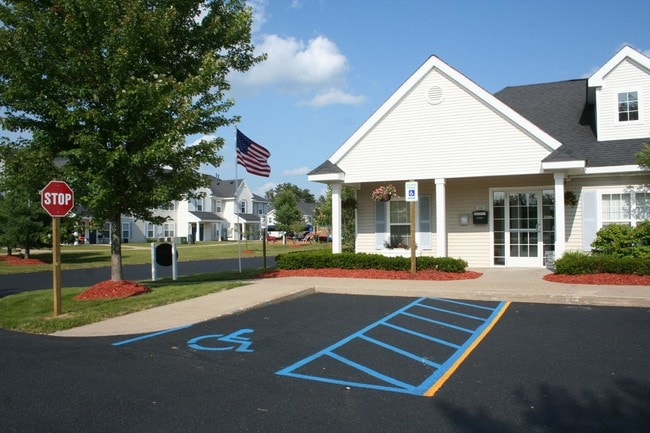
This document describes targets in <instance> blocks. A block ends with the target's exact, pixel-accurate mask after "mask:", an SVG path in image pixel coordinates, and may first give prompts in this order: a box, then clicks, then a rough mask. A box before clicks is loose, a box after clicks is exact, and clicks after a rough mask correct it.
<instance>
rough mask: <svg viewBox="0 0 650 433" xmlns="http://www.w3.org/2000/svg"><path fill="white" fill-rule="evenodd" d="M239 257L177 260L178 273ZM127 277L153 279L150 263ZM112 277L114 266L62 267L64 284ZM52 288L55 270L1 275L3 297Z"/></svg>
mask: <svg viewBox="0 0 650 433" xmlns="http://www.w3.org/2000/svg"><path fill="white" fill-rule="evenodd" d="M263 265H264V259H263V258H262V257H246V258H242V259H241V266H242V269H251V268H260V267H262V266H263ZM267 265H268V266H269V267H271V266H275V257H267ZM238 269H239V259H237V258H235V259H217V260H197V261H191V262H178V264H177V275H179V276H180V275H193V274H203V273H207V272H223V271H236V270H238ZM122 271H123V273H124V279H127V280H133V281H142V280H150V279H151V264H145V265H128V266H124V267H123V268H122ZM156 273H157V278H167V277H169V278H171V276H172V269H171V267H162V266H157V272H156ZM110 278H111V268H110V267H102V268H87V269H71V270H64V271H61V287H84V286H87V287H90V286H92V285H93V284H96V283H99V282H100V281H105V280H108V279H110ZM51 288H52V272H51V271H43V272H31V273H27V274H9V275H0V298H2V297H5V296H8V295H11V294H14V293H20V292H27V291H31V290H43V289H51Z"/></svg>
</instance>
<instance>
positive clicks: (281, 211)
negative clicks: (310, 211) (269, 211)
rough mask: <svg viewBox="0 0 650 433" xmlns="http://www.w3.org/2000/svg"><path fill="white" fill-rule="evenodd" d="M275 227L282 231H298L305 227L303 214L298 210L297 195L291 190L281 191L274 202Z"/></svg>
mask: <svg viewBox="0 0 650 433" xmlns="http://www.w3.org/2000/svg"><path fill="white" fill-rule="evenodd" d="M273 207H274V208H275V226H276V229H279V230H281V231H298V230H300V229H302V228H304V226H305V221H304V219H303V215H302V212H300V209H298V200H297V197H296V195H295V194H294V193H293V192H292V191H290V190H284V191H280V193H279V194H277V195H276V196H275V199H274V201H273Z"/></svg>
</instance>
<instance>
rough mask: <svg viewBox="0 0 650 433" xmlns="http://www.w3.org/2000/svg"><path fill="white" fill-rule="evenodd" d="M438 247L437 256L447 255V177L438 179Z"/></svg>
mask: <svg viewBox="0 0 650 433" xmlns="http://www.w3.org/2000/svg"><path fill="white" fill-rule="evenodd" d="M436 248H437V253H436V256H437V257H447V202H446V198H445V179H442V178H441V179H436Z"/></svg>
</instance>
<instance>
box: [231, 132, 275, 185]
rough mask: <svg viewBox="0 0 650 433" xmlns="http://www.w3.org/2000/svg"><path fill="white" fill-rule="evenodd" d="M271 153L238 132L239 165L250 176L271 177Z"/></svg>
mask: <svg viewBox="0 0 650 433" xmlns="http://www.w3.org/2000/svg"><path fill="white" fill-rule="evenodd" d="M270 156H271V152H269V151H268V149H266V148H265V147H263V146H260V145H259V144H257V143H255V142H254V141H253V140H251V139H250V138H248V137H246V136H245V135H244V134H242V133H241V132H240V131H239V129H238V130H237V164H241V165H243V166H244V167H245V168H246V171H248V172H249V173H250V174H254V175H257V176H264V177H269V176H270V175H271V166H269V162H268V159H269V157H270Z"/></svg>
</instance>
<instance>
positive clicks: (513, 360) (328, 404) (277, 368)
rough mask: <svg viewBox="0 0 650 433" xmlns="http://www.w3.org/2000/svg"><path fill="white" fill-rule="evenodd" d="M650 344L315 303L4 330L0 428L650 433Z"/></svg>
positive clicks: (405, 310) (613, 311) (592, 330)
mask: <svg viewBox="0 0 650 433" xmlns="http://www.w3.org/2000/svg"><path fill="white" fill-rule="evenodd" d="M497 312H498V313H499V314H502V315H501V316H500V317H498V314H497ZM487 325H490V326H487ZM481 330H482V332H481V334H482V335H481V338H476V339H475V337H476V336H478V332H479V331H481ZM470 343H473V344H470ZM649 343H650V310H648V309H644V308H617V307H585V306H560V305H545V304H523V303H513V304H510V305H507V304H503V303H498V302H477V301H466V302H465V301H452V302H450V301H447V300H439V299H429V298H420V299H415V298H403V297H374V296H344V295H331V294H315V295H310V296H306V297H302V298H298V299H294V300H291V301H286V302H282V303H278V304H273V305H269V306H265V307H263V308H258V309H254V310H250V311H247V312H244V313H241V314H236V315H232V316H227V317H222V318H219V319H216V320H210V321H207V322H203V323H198V324H187V325H186V326H183V327H179V328H176V329H171V330H167V331H165V332H159V333H153V334H137V335H132V336H116V337H95V338H69V337H68V338H62V337H49V336H41V335H27V334H19V333H14V332H8V331H0V347H2V350H1V351H0V363H1V365H2V370H1V371H0V396H1V400H0V401H1V403H0V404H1V405H0V418H1V419H2V420H3V422H2V424H3V428H2V431H3V432H21V433H26V432H42V431H48V432H53V433H54V432H78V431H84V432H104V431H120V432H139V433H142V432H193V433H201V432H279V431H282V432H333V431H336V432H368V433H369V432H434V431H435V432H478V431H480V432H492V431H494V432H506V433H507V432H520V431H526V432H568V431H576V432H577V431H585V432H586V431H588V432H609V431H616V432H642V431H643V432H644V431H647V425H649V424H650V411H648V407H650V364H649V363H648V359H650V344H649ZM471 346H473V347H471ZM447 361H454V363H455V364H456V367H457V368H456V369H455V371H451V372H450V373H449V376H448V377H447V378H446V379H445V380H444V381H442V383H440V382H439V381H438V379H439V377H438V376H443V374H442V373H444V372H443V371H442V370H444V369H446V368H447V367H449V365H448V362H447ZM434 382H435V383H434ZM411 384H412V385H413V386H410V385H411ZM434 384H437V386H439V388H438V389H437V390H436V391H435V392H434V393H433V396H431V397H428V396H425V394H426V392H427V391H429V390H430V388H431V386H432V385H434ZM420 385H422V386H420ZM425 388H426V389H425Z"/></svg>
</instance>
